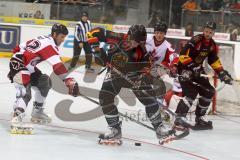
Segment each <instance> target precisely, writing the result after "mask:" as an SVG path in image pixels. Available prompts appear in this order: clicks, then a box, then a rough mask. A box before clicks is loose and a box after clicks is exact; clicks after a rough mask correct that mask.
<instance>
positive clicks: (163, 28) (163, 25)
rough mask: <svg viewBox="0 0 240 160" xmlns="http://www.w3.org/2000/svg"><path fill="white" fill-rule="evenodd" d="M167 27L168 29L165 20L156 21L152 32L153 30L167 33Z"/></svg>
mask: <svg viewBox="0 0 240 160" xmlns="http://www.w3.org/2000/svg"><path fill="white" fill-rule="evenodd" d="M167 29H168V26H167V24H166V23H165V22H157V23H156V24H155V25H154V32H155V31H160V32H164V33H167Z"/></svg>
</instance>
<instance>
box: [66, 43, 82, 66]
mask: <svg viewBox="0 0 240 160" xmlns="http://www.w3.org/2000/svg"><path fill="white" fill-rule="evenodd" d="M81 50H82V49H81V48H80V47H79V43H78V42H77V41H76V40H74V41H73V57H72V61H71V63H70V66H69V69H72V68H74V67H75V66H76V64H77V62H78V60H79V56H80V54H81Z"/></svg>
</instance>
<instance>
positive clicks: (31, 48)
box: [26, 40, 41, 51]
mask: <svg viewBox="0 0 240 160" xmlns="http://www.w3.org/2000/svg"><path fill="white" fill-rule="evenodd" d="M40 46H41V43H40V41H38V40H32V41H31V42H30V43H28V44H27V46H26V49H27V50H29V51H36V50H37V49H38V48H40Z"/></svg>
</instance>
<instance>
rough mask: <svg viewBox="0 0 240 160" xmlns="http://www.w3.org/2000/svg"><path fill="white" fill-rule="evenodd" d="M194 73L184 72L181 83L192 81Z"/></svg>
mask: <svg viewBox="0 0 240 160" xmlns="http://www.w3.org/2000/svg"><path fill="white" fill-rule="evenodd" d="M192 76H193V72H192V71H191V70H182V72H181V75H179V77H178V78H179V81H182V82H184V81H190V80H191V79H192Z"/></svg>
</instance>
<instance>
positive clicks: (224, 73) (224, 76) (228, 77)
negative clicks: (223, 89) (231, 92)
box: [218, 70, 233, 85]
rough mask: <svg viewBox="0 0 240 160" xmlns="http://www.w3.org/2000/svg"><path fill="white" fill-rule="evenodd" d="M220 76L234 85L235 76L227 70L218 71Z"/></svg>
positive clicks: (227, 82) (222, 79) (225, 81)
mask: <svg viewBox="0 0 240 160" xmlns="http://www.w3.org/2000/svg"><path fill="white" fill-rule="evenodd" d="M218 77H219V79H220V80H221V81H223V82H224V83H226V84H230V85H232V82H233V78H232V77H231V75H230V74H229V73H228V71H226V70H222V71H221V72H219V73H218Z"/></svg>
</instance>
